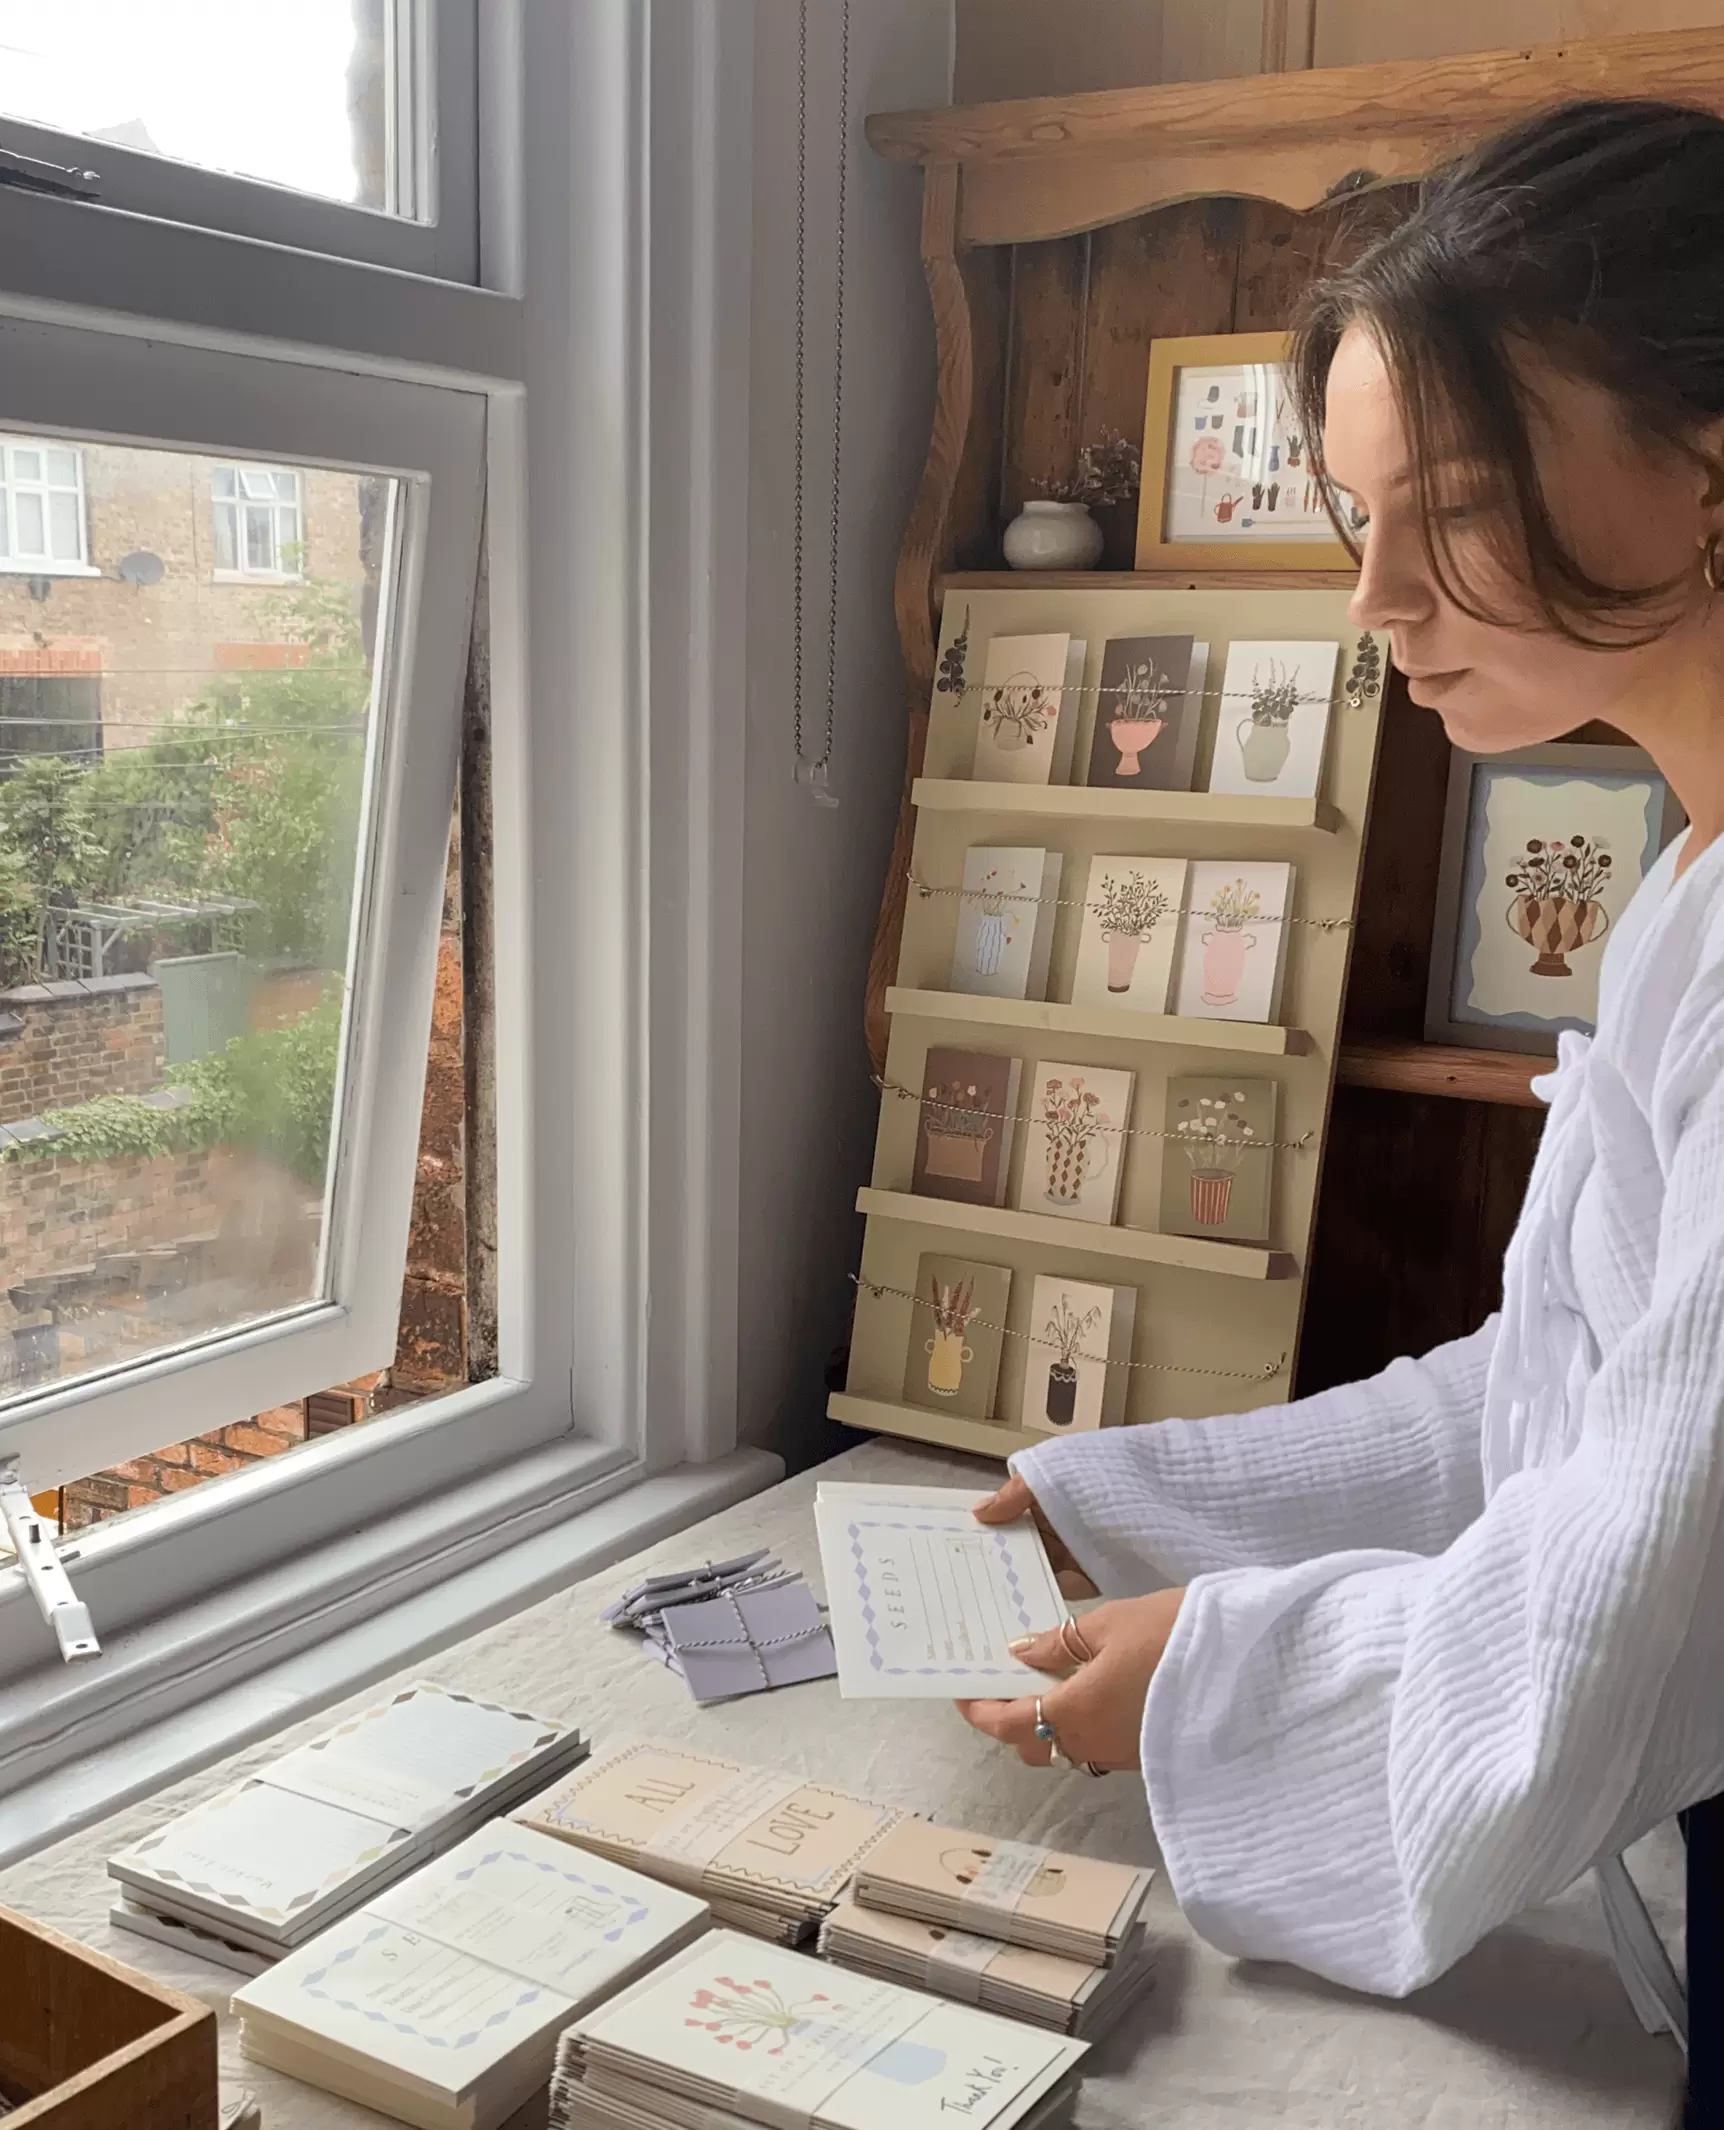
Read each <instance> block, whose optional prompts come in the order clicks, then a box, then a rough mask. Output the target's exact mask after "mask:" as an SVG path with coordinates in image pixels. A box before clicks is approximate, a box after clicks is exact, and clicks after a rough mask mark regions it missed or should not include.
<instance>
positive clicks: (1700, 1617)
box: [1143, 1029, 1724, 1995]
mask: <svg viewBox="0 0 1724 2130" xmlns="http://www.w3.org/2000/svg"><path fill="white" fill-rule="evenodd" d="M1720 1034H1721V1038H1724V1029H1721V1031H1720ZM1711 1055H1712V1057H1713V1059H1715V1058H1716V1056H1717V1049H1716V1047H1714V1048H1713V1049H1712V1051H1711ZM1666 1116H1667V1119H1668V1112H1667V1113H1666ZM1653 1142H1656V1146H1655V1145H1654V1143H1653ZM1647 1165H1648V1167H1649V1168H1662V1169H1663V1171H1664V1174H1665V1177H1666V1179H1667V1181H1666V1187H1665V1191H1664V1196H1663V1202H1662V1208H1661V1210H1660V1212H1659V1214H1658V1215H1657V1225H1656V1243H1657V1255H1656V1259H1655V1261H1654V1262H1653V1263H1652V1265H1651V1268H1650V1298H1649V1302H1648V1304H1647V1306H1646V1308H1645V1309H1644V1311H1643V1313H1642V1315H1641V1316H1640V1317H1639V1318H1638V1319H1637V1320H1636V1321H1635V1322H1634V1323H1633V1324H1632V1325H1631V1326H1630V1328H1629V1329H1628V1330H1627V1332H1626V1333H1625V1334H1624V1335H1623V1336H1621V1337H1620V1338H1619V1339H1618V1341H1617V1342H1616V1344H1615V1346H1614V1347H1613V1349H1612V1350H1611V1351H1610V1352H1609V1354H1608V1355H1607V1357H1606V1358H1605V1359H1604V1361H1603V1362H1602V1364H1601V1365H1600V1367H1599V1368H1598V1369H1597V1371H1596V1373H1595V1374H1594V1375H1593V1377H1592V1378H1591V1380H1590V1383H1589V1384H1588V1386H1587V1389H1586V1391H1585V1394H1584V1404H1583V1408H1582V1411H1581V1413H1580V1415H1579V1425H1578V1428H1577V1430H1576V1431H1575V1433H1574V1434H1573V1436H1572V1438H1571V1446H1570V1448H1569V1449H1568V1451H1567V1453H1566V1454H1565V1455H1564V1456H1563V1458H1562V1459H1561V1461H1559V1462H1553V1463H1547V1464H1543V1465H1536V1464H1535V1465H1531V1466H1529V1467H1528V1468H1526V1469H1523V1470H1521V1471H1520V1472H1518V1473H1516V1474H1515V1475H1514V1476H1512V1477H1510V1478H1508V1479H1506V1480H1505V1481H1504V1483H1503V1484H1502V1485H1501V1486H1500V1487H1499V1488H1498V1489H1497V1490H1496V1492H1495V1493H1494V1494H1493V1495H1492V1497H1491V1500H1490V1502H1489V1505H1488V1506H1487V1507H1486V1508H1485V1509H1484V1511H1483V1513H1482V1514H1481V1515H1480V1516H1479V1517H1478V1518H1477V1520H1476V1521H1474V1522H1472V1523H1471V1524H1470V1525H1469V1526H1468V1528H1467V1529H1465V1530H1464V1531H1463V1532H1461V1534H1460V1535H1459V1536H1458V1537H1456V1538H1455V1539H1454V1540H1453V1543H1452V1544H1450V1545H1449V1546H1448V1547H1447V1549H1446V1550H1445V1551H1444V1552H1442V1553H1441V1554H1440V1555H1438V1556H1437V1557H1435V1558H1421V1557H1420V1555H1419V1552H1418V1549H1417V1548H1416V1547H1411V1546H1406V1545H1402V1546H1400V1547H1392V1546H1390V1547H1385V1548H1384V1549H1383V1550H1381V1551H1376V1552H1352V1553H1348V1552H1337V1553H1334V1554H1331V1555H1330V1556H1329V1557H1327V1558H1323V1559H1308V1560H1305V1561H1302V1562H1300V1563H1298V1564H1296V1565H1295V1564H1287V1565H1276V1564H1273V1563H1266V1564H1262V1565H1258V1566H1251V1567H1244V1566H1241V1567H1233V1568H1229V1569H1227V1570H1225V1571H1224V1572H1222V1573H1218V1574H1209V1575H1204V1576H1201V1577H1199V1578H1198V1580H1196V1581H1195V1582H1194V1583H1192V1584H1191V1586H1190V1588H1189V1589H1188V1591H1187V1593H1186V1597H1185V1601H1184V1603H1183V1605H1182V1606H1181V1609H1180V1614H1179V1619H1178V1623H1177V1625H1176V1628H1175V1631H1174V1634H1173V1637H1172V1639H1171V1641H1170V1643H1169V1646H1168V1650H1167V1653H1166V1656H1165V1657H1164V1659H1163V1661H1162V1663H1161V1666H1160V1668H1159V1670H1158V1671H1157V1673H1156V1676H1155V1679H1154V1681H1153V1682H1152V1684H1151V1687H1150V1692H1149V1698H1148V1703H1147V1706H1146V1709H1145V1715H1144V1726H1143V1766H1144V1773H1145V1777H1146V1780H1147V1783H1148V1788H1149V1796H1150V1804H1151V1809H1152V1811H1153V1813H1154V1816H1155V1822H1156V1829H1157V1833H1158V1836H1159V1838H1160V1841H1161V1845H1162V1850H1163V1854H1164V1856H1165V1858H1166V1862H1167V1866H1168V1872H1169V1876H1170V1877H1171V1879H1172V1882H1173V1886H1174V1889H1175V1891H1176V1892H1177V1894H1178V1896H1179V1899H1180V1901H1181V1903H1182V1905H1183V1907H1184V1909H1185V1912H1186V1914H1187V1916H1188V1918H1189V1920H1190V1921H1191V1923H1192V1924H1193V1925H1194V1927H1195V1928H1196V1929H1198V1930H1199V1931H1201V1932H1202V1934H1203V1935H1204V1936H1205V1937H1206V1938H1208V1939H1209V1940H1210V1941H1211V1942H1212V1943H1213V1944H1215V1945H1217V1946H1218V1947H1220V1948H1221V1949H1222V1950H1223V1951H1226V1952H1231V1953H1234V1954H1239V1955H1252V1956H1255V1957H1258V1958H1264V1959H1280V1960H1292V1961H1297V1962H1299V1963H1300V1964H1301V1965H1303V1966H1305V1967H1308V1968H1312V1969H1314V1970H1316V1971H1317V1972H1318V1973H1319V1974H1322V1975H1326V1976H1329V1977H1331V1978H1332V1979H1333V1980H1335V1981H1338V1982H1341V1983H1346V1984H1350V1985H1352V1986H1353V1987H1356V1988H1361V1989H1368V1990H1375V1991H1379V1992H1382V1993H1385V1994H1389V1995H1400V1994H1403V1993H1404V1992H1406V1991H1408V1990H1411V1989H1415V1988H1417V1987H1419V1986H1420V1985H1421V1984H1423V1983H1425V1982H1428V1981H1429V1980H1431V1979H1432V1978H1433V1977H1434V1976H1436V1975H1438V1974H1440V1973H1441V1972H1442V1971H1443V1970H1444V1969H1445V1968H1446V1967H1448V1966H1449V1965H1450V1964H1451V1963H1452V1962H1453V1961H1454V1960H1456V1959H1457V1958H1458V1957H1459V1956H1460V1955H1461V1954H1462V1953H1463V1952H1465V1951H1466V1950H1467V1949H1468V1948H1469V1947H1470V1946H1472V1945H1473V1944H1474V1943H1475V1942H1476V1941H1477V1940H1478V1939H1479V1938H1480V1937H1481V1936H1483V1934H1484V1933H1485V1932H1486V1931H1488V1930H1490V1929H1492V1928H1494V1927H1495V1926H1496V1925H1497V1924H1498V1923H1500V1922H1503V1921H1505V1920H1506V1919H1507V1918H1508V1917H1510V1916H1512V1915H1514V1914H1516V1913H1517V1912H1518V1911H1520V1910H1521V1909H1522V1908H1524V1907H1526V1906H1528V1905H1529V1904H1531V1903H1533V1902H1536V1901H1540V1900H1543V1899H1546V1898H1548V1897H1550V1896H1552V1895H1554V1894H1556V1893H1557V1892H1559V1891H1560V1890H1561V1889H1562V1888H1563V1887H1565V1886H1567V1885H1568V1884H1569V1883H1570V1882H1571V1881H1572V1880H1573V1879H1575V1878H1576V1877H1577V1876H1578V1875H1579V1874H1580V1873H1581V1872H1582V1871H1584V1870H1585V1869H1586V1868H1587V1867H1588V1866H1589V1865H1591V1864H1593V1863H1594V1862H1596V1861H1597V1860H1598V1858H1599V1857H1600V1856H1601V1855H1605V1854H1609V1853H1612V1852H1613V1851H1614V1850H1616V1849H1618V1848H1620V1847H1622V1846H1624V1845H1625V1844H1626V1843H1627V1842H1628V1841H1630V1840H1632V1839H1635V1838H1636V1837H1638V1835H1640V1834H1641V1833H1643V1832H1645V1831H1646V1830H1647V1829H1648V1828H1649V1827H1650V1826H1653V1825H1656V1824H1657V1823H1658V1821H1659V1820H1661V1819H1662V1818H1664V1817H1665V1816H1667V1815H1668V1814H1669V1813H1670V1812H1671V1811H1673V1810H1675V1809H1676V1808H1677V1807H1678V1806H1680V1805H1682V1804H1684V1803H1687V1802H1691V1801H1692V1799H1693V1798H1694V1797H1695V1796H1699V1795H1702V1794H1704V1790H1705V1786H1706V1785H1707V1784H1708V1783H1710V1784H1711V1786H1712V1787H1714V1788H1715V1787H1716V1786H1717V1776H1718V1765H1717V1762H1718V1757H1719V1751H1720V1736H1719V1733H1720V1730H1721V1727H1724V1726H1721V1725H1720V1723H1719V1722H1718V1721H1716V1720H1713V1719H1711V1718H1708V1719H1707V1720H1706V1721H1700V1720H1698V1719H1697V1718H1696V1716H1695V1714H1694V1708H1695V1707H1698V1706H1701V1705H1705V1706H1707V1707H1709V1706H1710V1705H1711V1704H1710V1699H1709V1696H1708V1695H1707V1694H1706V1693H1705V1691H1704V1690H1703V1688H1702V1687H1701V1686H1700V1685H1699V1684H1697V1683H1695V1682H1699V1681H1703V1680H1704V1678H1705V1677H1706V1676H1707V1672H1706V1665H1707V1651H1708V1650H1715V1648H1716V1646H1717V1645H1716V1636H1717V1626H1716V1616H1717V1610H1718V1598H1717V1585H1716V1583H1715V1582H1714V1583H1712V1584H1710V1585H1709V1586H1708V1587H1707V1588H1706V1589H1704V1590H1703V1581H1704V1579H1705V1578H1706V1576H1707V1571H1708V1567H1709V1564H1710V1563H1711V1562H1713V1561H1714V1559H1715V1558H1716V1557H1717V1556H1718V1553H1719V1548H1720V1538H1721V1525H1724V1081H1721V1080H1720V1079H1719V1077H1718V1076H1717V1074H1716V1072H1715V1070H1713V1071H1712V1073H1711V1076H1710V1085H1709V1087H1708V1088H1707V1090H1706V1091H1705V1092H1704V1093H1703V1094H1700V1095H1698V1096H1697V1098H1696V1100H1695V1101H1694V1102H1693V1103H1692V1105H1690V1106H1688V1108H1687V1110H1686V1113H1685V1114H1684V1115H1683V1116H1682V1117H1681V1119H1680V1126H1679V1129H1678V1128H1677V1127H1676V1126H1674V1125H1669V1126H1668V1128H1667V1125H1666V1124H1661V1123H1660V1122H1659V1121H1658V1119H1657V1118H1656V1116H1655V1118H1654V1130H1653V1139H1652V1142H1649V1143H1648V1146H1647ZM1647 1239H1648V1241H1649V1242H1650V1241H1651V1239H1652V1238H1651V1237H1650V1236H1649V1237H1648V1238H1647ZM1673 1675H1674V1676H1673ZM1684 1682H1687V1683H1684ZM1691 1686H1692V1691H1690V1687H1691ZM1691 1704H1692V1706H1691ZM1684 1711H1686V1713H1684ZM1690 1761H1691V1762H1692V1763H1693V1765H1688V1764H1687V1763H1689V1762H1690Z"/></svg>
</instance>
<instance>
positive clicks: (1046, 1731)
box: [1036, 1694, 1054, 1745]
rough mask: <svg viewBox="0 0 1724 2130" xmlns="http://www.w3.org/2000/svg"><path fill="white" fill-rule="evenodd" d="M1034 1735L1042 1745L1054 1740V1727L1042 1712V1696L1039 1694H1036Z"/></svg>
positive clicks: (1051, 1742) (1050, 1743)
mask: <svg viewBox="0 0 1724 2130" xmlns="http://www.w3.org/2000/svg"><path fill="white" fill-rule="evenodd" d="M1036 1736H1037V1737H1038V1738H1039V1739H1040V1740H1041V1742H1042V1744H1043V1745H1052V1744H1053V1742H1054V1727H1053V1725H1052V1724H1051V1723H1050V1722H1049V1721H1048V1719H1047V1718H1046V1717H1045V1716H1044V1715H1043V1714H1042V1697H1041V1695H1040V1694H1037V1696H1036Z"/></svg>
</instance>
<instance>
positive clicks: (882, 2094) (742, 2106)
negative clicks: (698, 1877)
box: [550, 1931, 1085, 2130]
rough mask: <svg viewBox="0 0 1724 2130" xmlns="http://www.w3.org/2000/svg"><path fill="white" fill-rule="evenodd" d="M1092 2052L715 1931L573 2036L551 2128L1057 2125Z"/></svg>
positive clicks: (893, 2129)
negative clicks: (1086, 2054)
mask: <svg viewBox="0 0 1724 2130" xmlns="http://www.w3.org/2000/svg"><path fill="white" fill-rule="evenodd" d="M1084 2047H1085V2044H1084V2043H1083V2042H1081V2041H1070V2040H1067V2039H1066V2038H1064V2037H1063V2036H1061V2035H1055V2034H1047V2033H1039V2032H1037V2031H1035V2030H1034V2029H1033V2028H1030V2027H1025V2026H1019V2025H1016V2024H1014V2023H1013V2022H1012V2021H1010V2020H1005V2019H996V2018H995V2017H993V2016H992V2014H990V2013H987V2012H981V2011H975V2010H972V2009H971V2008H969V2007H968V2006H965V2005H957V2004H946V2003H942V2002H941V2001H940V2000H939V1999H938V1998H935V1997H925V1996H921V1995H918V1994H917V1993H916V1992H915V1991H912V1990H906V1989H900V1988H898V1987H897V1986H896V1985H895V1984H893V1983H890V1982H876V1981H869V1980H866V1979H865V1978H863V1977H861V1976H850V1975H841V1974H839V1973H838V1972H837V1971H836V1970H834V1969H832V1968H830V1967H826V1966H823V1965H822V1964H821V1963H820V1962H819V1961H816V1960H810V1959H808V1958H806V1957H805V1956H803V1955H801V1954H798V1953H793V1952H785V1951H782V1950H780V1949H778V1948H776V1947H770V1946H761V1945H757V1944H752V1943H750V1942H749V1941H748V1940H747V1939H745V1938H739V1937H735V1936H733V1935H732V1934H731V1933H730V1932H728V1931H713V1932H711V1933H709V1934H708V1935H707V1936H706V1937H704V1938H702V1939H700V1940H699V1941H698V1942H697V1943H695V1944H694V1945H692V1946H690V1947H689V1949H688V1950H687V1951H686V1952H684V1953H681V1954H679V1955H678V1956H677V1957H676V1958H675V1959H673V1960H671V1961H668V1962H667V1963H666V1964H665V1965H664V1966H663V1967H661V1968H658V1969H657V1970H656V1971H655V1972H654V1973H652V1974H650V1975H648V1976H646V1977H645V1978H644V1979H643V1980H642V1981H640V1982H638V1983H636V1984H635V1986H634V1987H633V1988H632V1989H629V1990H625V1991H624V1992H623V1993H622V1994H621V1995H620V1996H617V1997H614V1998H613V1999H612V2000H611V2001H610V2003H608V2004H607V2005H605V2006H603V2007H602V2008H601V2009H600V2010H598V2011H596V2012H592V2013H589V2014H588V2015H587V2016H586V2017H584V2018H582V2019H580V2020H578V2021H577V2022H576V2023H575V2025H574V2026H573V2027H571V2028H570V2030H569V2032H568V2033H567V2034H565V2035H564V2037H563V2041H562V2045H561V2047H560V2049H559V2051H558V2056H557V2075H556V2077H555V2079H554V2080H553V2082H552V2087H551V2111H550V2122H551V2130H661V2126H662V2130H731V2126H735V2125H741V2124H749V2123H760V2124H765V2125H770V2126H772V2130H785V2126H787V2125H790V2124H797V2125H805V2126H806V2130H899V2126H902V2125H905V2124H925V2125H930V2126H931V2125H933V2124H936V2123H945V2122H948V2121H952V2122H961V2123H963V2124H964V2125H966V2126H967V2130H1014V2126H1017V2125H1020V2124H1022V2125H1024V2126H1025V2130H1044V2126H1046V2125H1051V2124H1053V2123H1056V2122H1059V2121H1062V2120H1064V2119H1065V2117H1066V2116H1067V2114H1068V2113H1069V2109H1070V2105H1071V2101H1072V2098H1073V2095H1074V2093H1075V2091H1076V2086H1077V2065H1078V2062H1079V2059H1080V2058H1081V2056H1082V2055H1083V2051H1084Z"/></svg>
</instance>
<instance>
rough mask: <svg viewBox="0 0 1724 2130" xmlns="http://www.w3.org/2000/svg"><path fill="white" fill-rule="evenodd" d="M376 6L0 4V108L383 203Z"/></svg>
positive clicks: (381, 68)
mask: <svg viewBox="0 0 1724 2130" xmlns="http://www.w3.org/2000/svg"><path fill="white" fill-rule="evenodd" d="M389 5H390V0H149V4H148V5H147V6H141V5H139V4H138V0H0V49H3V51H4V67H3V68H0V107H3V108H4V109H5V111H6V112H7V113H8V114H9V115H10V116H12V117H14V118H21V119H25V120H28V121H29V122H31V123H32V124H35V125H40V126H53V127H57V128H60V129H62V130H64V131H67V132H72V133H81V134H84V135H86V136H87V137H88V138H89V139H91V140H93V141H104V140H105V141H112V142H114V143H115V144H116V145H117V146H119V147H123V148H136V149H143V150H144V151H146V152H147V153H150V154H154V155H161V156H167V157H170V158H172V159H173V160H174V161H176V162H182V163H195V164H198V165H199V166H200V167H201V168H204V169H207V170H225V171H229V172H231V173H233V174H235V175H237V176H240V177H251V178H265V179H267V180H269V181H270V182H272V183H274V184H277V185H286V186H290V187H291V188H292V189H293V190H294V191H296V192H308V193H314V194H316V195H317V196H318V197H320V198H323V199H331V200H345V201H350V202H352V203H353V204H355V205H357V206H363V207H391V208H392V207H393V206H394V205H395V203H394V201H393V200H392V199H391V198H390V197H389V188H388V185H387V182H386V165H387V148H386V143H387V138H388V123H389V122H388V106H389V103H390V101H391V100H392V93H393V92H392V85H391V83H390V81H389V78H388V73H387V69H386V64H385V49H384V23H385V16H386V12H387V9H388V7H389ZM91 160H92V161H94V162H96V163H97V164H98V167H99V162H100V159H99V157H96V156H92V158H91Z"/></svg>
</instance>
